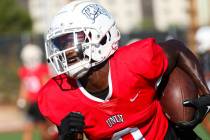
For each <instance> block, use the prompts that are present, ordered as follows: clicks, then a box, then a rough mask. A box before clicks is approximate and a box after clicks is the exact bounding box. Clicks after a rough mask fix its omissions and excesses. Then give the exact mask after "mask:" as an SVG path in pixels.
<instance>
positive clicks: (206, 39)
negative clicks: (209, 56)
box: [195, 26, 210, 53]
mask: <svg viewBox="0 0 210 140" xmlns="http://www.w3.org/2000/svg"><path fill="white" fill-rule="evenodd" d="M195 40H196V43H197V46H196V47H197V52H198V53H204V52H206V51H207V50H210V27H209V26H203V27H200V28H199V29H198V30H197V32H196V34H195Z"/></svg>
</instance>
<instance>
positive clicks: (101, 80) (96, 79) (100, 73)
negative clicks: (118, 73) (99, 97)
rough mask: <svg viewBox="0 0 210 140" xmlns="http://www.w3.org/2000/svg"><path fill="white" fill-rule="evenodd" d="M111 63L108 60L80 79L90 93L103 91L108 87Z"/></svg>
mask: <svg viewBox="0 0 210 140" xmlns="http://www.w3.org/2000/svg"><path fill="white" fill-rule="evenodd" d="M108 74H109V63H108V61H106V62H105V63H104V64H102V65H101V66H99V67H98V68H94V69H91V70H90V72H89V73H88V74H87V75H86V76H85V77H83V78H81V79H79V81H80V82H81V84H82V86H83V87H84V88H85V89H86V90H87V91H89V92H90V93H96V92H100V91H103V90H104V89H106V88H107V87H108Z"/></svg>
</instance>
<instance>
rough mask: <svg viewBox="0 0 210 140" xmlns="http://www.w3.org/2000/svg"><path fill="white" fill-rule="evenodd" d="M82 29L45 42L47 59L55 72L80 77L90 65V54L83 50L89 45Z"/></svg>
mask: <svg viewBox="0 0 210 140" xmlns="http://www.w3.org/2000/svg"><path fill="white" fill-rule="evenodd" d="M86 37H87V36H85V33H84V32H83V31H80V32H71V33H67V34H64V35H62V36H58V37H56V38H54V39H51V40H49V41H48V42H47V43H48V44H46V51H47V55H48V61H49V62H50V63H51V64H52V66H53V68H54V69H55V71H56V73H57V74H63V73H67V74H68V75H69V76H70V77H72V78H80V77H82V76H83V75H84V74H85V73H87V71H88V70H89V68H90V67H91V63H90V61H91V54H89V55H86V54H85V53H84V51H85V50H86V49H87V48H89V47H91V45H89V43H85V41H87V40H89V39H88V38H86Z"/></svg>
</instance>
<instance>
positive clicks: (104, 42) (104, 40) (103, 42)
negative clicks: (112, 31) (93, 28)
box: [100, 35, 107, 45]
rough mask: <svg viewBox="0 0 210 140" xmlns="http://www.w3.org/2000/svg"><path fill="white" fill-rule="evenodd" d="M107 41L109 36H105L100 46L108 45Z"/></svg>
mask: <svg viewBox="0 0 210 140" xmlns="http://www.w3.org/2000/svg"><path fill="white" fill-rule="evenodd" d="M106 41H107V36H106V35H105V36H104V37H103V38H102V39H101V41H100V44H101V45H104V44H106Z"/></svg>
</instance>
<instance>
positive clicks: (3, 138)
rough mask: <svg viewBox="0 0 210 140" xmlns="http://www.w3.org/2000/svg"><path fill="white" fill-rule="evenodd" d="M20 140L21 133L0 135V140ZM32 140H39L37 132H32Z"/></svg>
mask: <svg viewBox="0 0 210 140" xmlns="http://www.w3.org/2000/svg"><path fill="white" fill-rule="evenodd" d="M21 139H22V133H21V132H13V133H0V140H21ZM33 140H41V138H40V135H39V133H38V131H37V132H34V134H33Z"/></svg>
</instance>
